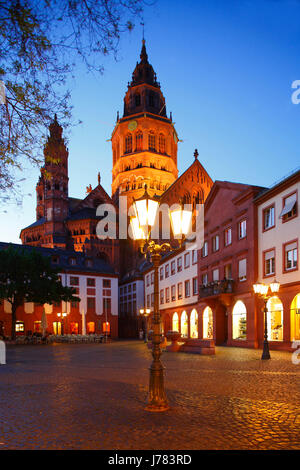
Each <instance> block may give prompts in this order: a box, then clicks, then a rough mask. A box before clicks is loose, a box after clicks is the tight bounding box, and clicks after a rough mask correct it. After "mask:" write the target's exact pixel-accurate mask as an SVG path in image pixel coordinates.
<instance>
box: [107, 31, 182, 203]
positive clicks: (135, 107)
mask: <svg viewBox="0 0 300 470" xmlns="http://www.w3.org/2000/svg"><path fill="white" fill-rule="evenodd" d="M111 142H112V154H113V170H112V197H113V198H114V197H117V195H126V196H127V197H128V206H129V205H131V203H132V201H133V199H134V198H135V199H136V198H139V197H140V196H141V195H142V194H143V193H144V186H145V184H147V187H148V192H149V193H150V195H154V194H156V195H158V196H159V195H161V194H162V193H163V192H164V191H165V190H166V189H167V188H168V187H169V186H170V185H171V184H172V183H173V182H174V181H175V180H176V178H177V176H178V170H177V144H178V136H177V132H176V130H175V127H174V125H173V123H172V118H171V116H170V117H169V118H168V117H167V111H166V103H165V98H164V96H163V94H162V91H161V88H160V84H159V82H158V81H157V77H156V73H155V72H154V69H153V67H152V65H151V64H150V63H149V62H148V55H147V52H146V45H145V40H143V43H142V50H141V54H140V62H137V64H136V67H135V69H134V72H133V74H132V80H131V82H129V83H128V89H127V92H126V94H125V98H124V113H123V117H122V118H119V115H118V116H117V122H116V125H115V128H114V130H113V133H112V137H111Z"/></svg>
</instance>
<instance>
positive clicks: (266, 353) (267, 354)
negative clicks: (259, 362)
mask: <svg viewBox="0 0 300 470" xmlns="http://www.w3.org/2000/svg"><path fill="white" fill-rule="evenodd" d="M261 358H262V359H264V360H265V359H271V356H270V351H269V343H268V342H264V347H263V353H262V356H261Z"/></svg>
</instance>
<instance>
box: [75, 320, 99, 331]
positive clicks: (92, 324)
mask: <svg viewBox="0 0 300 470" xmlns="http://www.w3.org/2000/svg"><path fill="white" fill-rule="evenodd" d="M76 325H77V330H78V323H76ZM87 331H88V333H89V334H93V333H95V322H94V321H89V322H88V324H87Z"/></svg>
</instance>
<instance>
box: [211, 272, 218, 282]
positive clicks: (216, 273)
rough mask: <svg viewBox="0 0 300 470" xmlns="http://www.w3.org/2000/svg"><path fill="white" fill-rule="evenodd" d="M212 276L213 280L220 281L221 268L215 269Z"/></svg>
mask: <svg viewBox="0 0 300 470" xmlns="http://www.w3.org/2000/svg"><path fill="white" fill-rule="evenodd" d="M212 278H213V281H215V282H216V281H218V280H219V269H214V270H213V272H212Z"/></svg>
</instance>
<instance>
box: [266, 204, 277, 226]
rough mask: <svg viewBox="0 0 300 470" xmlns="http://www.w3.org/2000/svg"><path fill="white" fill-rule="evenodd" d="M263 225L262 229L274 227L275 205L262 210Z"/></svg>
mask: <svg viewBox="0 0 300 470" xmlns="http://www.w3.org/2000/svg"><path fill="white" fill-rule="evenodd" d="M263 227H264V230H269V228H272V227H275V206H274V205H273V206H270V207H267V208H266V209H264V210H263Z"/></svg>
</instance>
